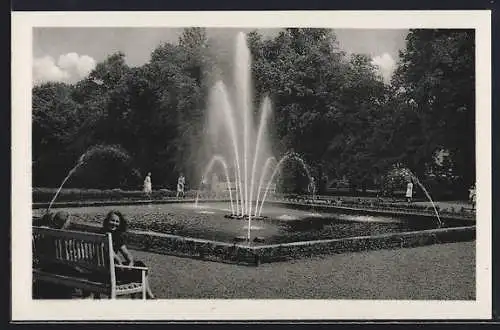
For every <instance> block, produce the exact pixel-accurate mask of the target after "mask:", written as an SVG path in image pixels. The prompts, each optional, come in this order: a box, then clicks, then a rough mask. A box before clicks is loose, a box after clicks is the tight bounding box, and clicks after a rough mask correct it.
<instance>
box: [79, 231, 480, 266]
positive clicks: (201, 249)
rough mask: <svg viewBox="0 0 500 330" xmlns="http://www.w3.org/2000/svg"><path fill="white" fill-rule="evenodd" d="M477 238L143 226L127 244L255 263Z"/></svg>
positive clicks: (444, 233)
mask: <svg viewBox="0 0 500 330" xmlns="http://www.w3.org/2000/svg"><path fill="white" fill-rule="evenodd" d="M73 227H74V228H75V229H80V230H91V231H93V230H97V229H99V228H100V227H99V226H98V225H96V224H90V223H81V222H79V223H75V224H73ZM475 238H476V226H466V227H453V228H440V229H430V230H422V231H414V232H403V233H389V234H382V235H377V236H362V237H346V238H340V239H328V240H315V241H305V242H292V243H282V244H272V245H258V246H252V245H245V244H236V243H233V244H232V243H226V242H218V241H210V240H204V239H197V238H190V237H182V236H176V235H171V234H163V233H157V232H148V231H140V230H131V231H129V232H128V233H127V241H128V244H129V245H130V247H131V248H133V249H137V250H142V251H148V252H155V253H161V254H169V255H177V256H186V257H194V258H200V259H205V260H212V261H218V262H228V263H239V264H253V265H259V264H260V263H269V262H276V261H285V260H290V259H300V258H305V257H311V256H319V255H329V254H337V253H345V252H359V251H366V250H379V249H395V248H407V247H417V246H424V245H431V244H440V243H451V242H460V241H473V240H475Z"/></svg>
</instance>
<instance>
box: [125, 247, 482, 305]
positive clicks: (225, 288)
mask: <svg viewBox="0 0 500 330" xmlns="http://www.w3.org/2000/svg"><path fill="white" fill-rule="evenodd" d="M134 253H135V255H136V257H137V258H139V259H141V260H143V261H144V262H145V263H146V264H147V265H148V266H149V268H150V270H151V286H152V288H153V290H154V292H155V293H156V294H157V296H158V298H160V299H161V298H163V299H172V298H182V299H196V298H200V299H211V298H219V299H224V298H228V299H240V298H244V299H245V298H248V299H287V298H291V299H437V300H473V299H475V263H476V262H475V242H465V243H450V244H439V245H432V246H425V247H418V248H411V249H397V250H380V251H367V252H360V253H345V254H338V255H333V256H328V257H321V258H320V257H315V258H310V259H301V260H294V261H288V262H278V263H271V264H263V265H261V266H259V267H249V266H239V265H232V264H223V263H215V262H210V261H201V260H195V259H189V258H179V257H173V256H166V255H159V254H153V253H147V252H141V251H134Z"/></svg>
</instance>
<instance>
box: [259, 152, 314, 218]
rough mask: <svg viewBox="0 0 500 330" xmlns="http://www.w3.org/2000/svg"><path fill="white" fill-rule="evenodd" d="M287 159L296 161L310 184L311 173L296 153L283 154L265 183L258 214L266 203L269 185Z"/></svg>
mask: <svg viewBox="0 0 500 330" xmlns="http://www.w3.org/2000/svg"><path fill="white" fill-rule="evenodd" d="M288 159H294V160H297V161H298V162H299V163H300V164H301V165H302V167H303V168H304V170H305V172H306V174H307V178H308V179H309V182H311V180H312V177H311V173H310V171H309V169H308V167H307V165H306V163H305V162H304V160H303V159H302V158H301V157H300V156H299V155H297V154H296V153H294V152H291V153H287V154H285V155H284V156H283V157H282V158H281V159H280V161H279V162H278V164H276V167H275V168H274V171H273V174H272V175H271V178H270V179H269V181H268V182H267V185H266V190H265V192H264V197H263V198H262V201H261V202H260V208H259V214H258V215H260V214H262V208H263V207H264V202H265V201H266V197H267V193H268V191H269V187H270V186H271V183H272V182H273V180H274V177H275V176H276V174H277V173H278V170H279V169H280V167H281V165H282V164H283V163H284V162H285V161H286V160H288Z"/></svg>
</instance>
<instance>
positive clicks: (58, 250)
mask: <svg viewBox="0 0 500 330" xmlns="http://www.w3.org/2000/svg"><path fill="white" fill-rule="evenodd" d="M32 229H33V233H32V244H33V249H32V251H33V280H34V281H39V282H40V283H41V284H42V285H43V283H52V284H57V285H61V286H66V287H71V288H78V289H82V290H85V291H88V292H92V293H98V294H105V295H107V296H109V298H110V299H114V298H116V297H118V296H124V295H135V294H139V293H140V294H141V296H142V299H146V271H147V268H145V267H132V266H125V265H120V264H115V258H114V251H113V244H112V243H113V242H112V238H111V234H109V233H108V234H95V233H87V232H78V231H68V230H57V229H50V228H45V227H32ZM59 268H61V269H68V268H70V269H74V270H75V271H74V272H70V275H68V274H66V272H65V271H62V272H61V271H59ZM116 269H125V271H126V272H128V271H130V272H139V273H140V276H137V278H141V280H140V282H139V281H137V282H129V281H127V282H123V281H117V278H116V272H115V270H116ZM89 275H90V276H89ZM137 275H139V274H137Z"/></svg>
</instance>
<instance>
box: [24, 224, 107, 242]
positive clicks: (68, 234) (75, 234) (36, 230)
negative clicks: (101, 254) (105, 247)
mask: <svg viewBox="0 0 500 330" xmlns="http://www.w3.org/2000/svg"><path fill="white" fill-rule="evenodd" d="M32 228H33V234H34V235H37V234H43V233H49V234H50V236H52V237H62V238H73V239H81V240H84V241H88V242H106V235H105V234H97V233H87V232H82V231H73V230H60V229H52V228H45V227H32Z"/></svg>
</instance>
